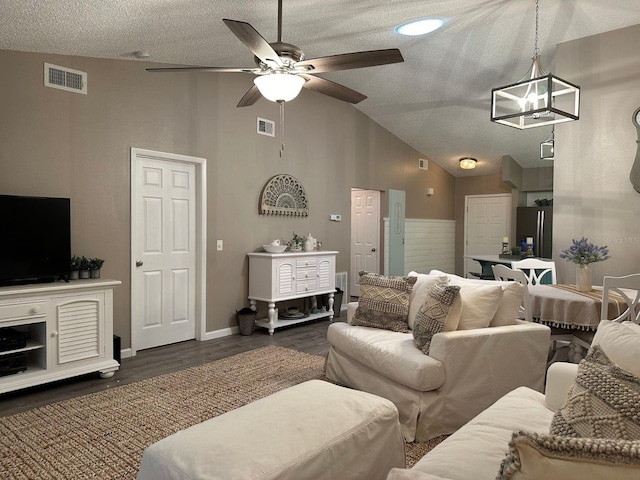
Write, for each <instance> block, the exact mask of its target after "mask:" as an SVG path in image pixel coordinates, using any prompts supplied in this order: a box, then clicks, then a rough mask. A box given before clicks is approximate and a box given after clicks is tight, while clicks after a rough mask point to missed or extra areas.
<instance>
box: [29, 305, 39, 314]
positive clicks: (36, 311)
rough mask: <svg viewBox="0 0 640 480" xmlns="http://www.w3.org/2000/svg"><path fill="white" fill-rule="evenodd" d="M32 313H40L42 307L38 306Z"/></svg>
mask: <svg viewBox="0 0 640 480" xmlns="http://www.w3.org/2000/svg"><path fill="white" fill-rule="evenodd" d="M31 313H40V306H38V305H36V306H35V307H33V308H32V309H31Z"/></svg>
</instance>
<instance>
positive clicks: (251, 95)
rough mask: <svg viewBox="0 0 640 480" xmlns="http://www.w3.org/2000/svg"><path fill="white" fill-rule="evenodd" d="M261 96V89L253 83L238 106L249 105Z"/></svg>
mask: <svg viewBox="0 0 640 480" xmlns="http://www.w3.org/2000/svg"><path fill="white" fill-rule="evenodd" d="M261 98H262V95H261V94H260V90H258V87H256V86H255V85H252V86H251V88H250V89H249V90H247V93H245V94H244V95H243V96H242V98H241V99H240V101H239V102H238V104H237V105H236V107H249V106H251V105H253V104H254V103H256V102H257V101H258V100H260V99H261Z"/></svg>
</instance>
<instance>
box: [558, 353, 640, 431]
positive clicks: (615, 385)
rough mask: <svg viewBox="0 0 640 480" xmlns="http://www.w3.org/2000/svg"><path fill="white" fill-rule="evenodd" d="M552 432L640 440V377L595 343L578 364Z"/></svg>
mask: <svg viewBox="0 0 640 480" xmlns="http://www.w3.org/2000/svg"><path fill="white" fill-rule="evenodd" d="M549 433H551V434H552V435H564V436H568V437H595V438H613V439H621V440H640V378H638V377H636V376H635V375H632V374H631V373H629V372H627V371H626V370H623V369H622V368H620V367H619V366H617V365H616V364H615V363H613V362H612V361H611V360H610V359H609V357H607V355H605V353H604V352H603V351H602V349H601V348H600V346H599V345H594V346H593V347H592V348H591V349H590V350H589V353H588V354H587V356H586V357H585V359H584V360H582V361H581V362H580V364H579V365H578V373H577V375H576V380H575V382H574V384H573V385H572V386H571V387H570V388H569V391H568V392H567V401H566V403H565V405H564V406H563V407H562V408H560V409H559V410H558V411H557V412H556V414H555V415H554V416H553V420H552V421H551V428H550V430H549Z"/></svg>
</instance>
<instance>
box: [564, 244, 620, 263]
mask: <svg viewBox="0 0 640 480" xmlns="http://www.w3.org/2000/svg"><path fill="white" fill-rule="evenodd" d="M571 241H572V242H573V245H571V246H570V247H569V248H567V249H566V250H563V251H562V253H561V254H560V258H562V259H564V260H569V261H570V262H573V263H577V264H578V265H588V264H590V263H595V262H602V261H603V260H607V259H608V258H610V257H609V249H608V248H607V246H606V245H605V246H604V247H598V246H597V245H594V244H593V243H589V240H588V239H587V238H586V237H582V238H581V239H580V240H571Z"/></svg>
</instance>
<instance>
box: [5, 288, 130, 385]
mask: <svg viewBox="0 0 640 480" xmlns="http://www.w3.org/2000/svg"><path fill="white" fill-rule="evenodd" d="M120 283H121V282H120V281H118V280H101V279H95V280H73V281H71V282H68V283H64V282H56V283H42V284H32V285H21V286H11V287H0V328H3V327H12V328H14V329H16V330H19V331H22V332H25V333H27V335H28V340H27V345H26V347H24V348H19V349H15V350H9V351H3V352H0V358H1V357H2V356H6V355H11V354H15V353H20V352H25V353H26V354H27V369H26V370H25V371H23V372H20V373H12V374H9V375H5V376H0V393H5V392H10V391H12V390H18V389H21V388H27V387H32V386H34V385H39V384H43V383H47V382H52V381H55V380H61V379H64V378H69V377H74V376H77V375H83V374H86V373H92V372H99V373H100V376H101V377H103V378H108V377H111V376H113V374H114V373H115V371H116V370H118V368H119V367H120V365H119V364H118V362H117V361H115V360H114V359H113V288H114V287H116V286H117V285H120ZM5 358H8V357H5Z"/></svg>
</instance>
